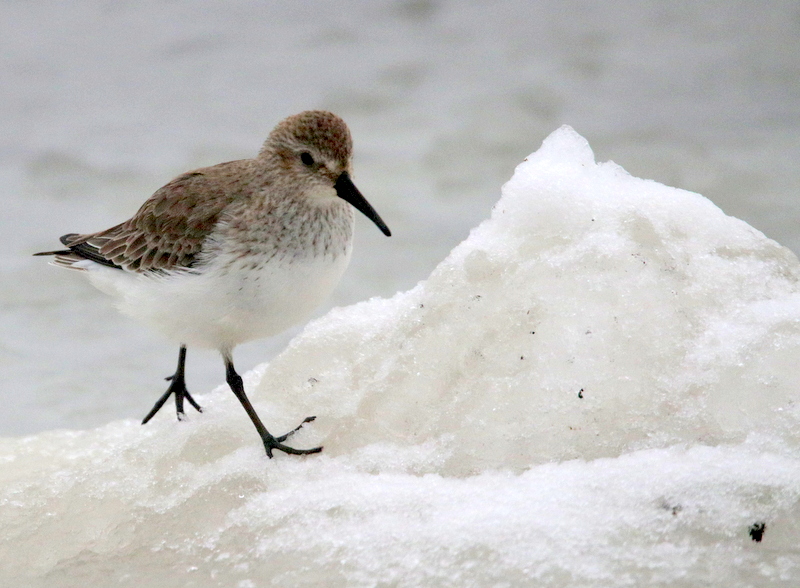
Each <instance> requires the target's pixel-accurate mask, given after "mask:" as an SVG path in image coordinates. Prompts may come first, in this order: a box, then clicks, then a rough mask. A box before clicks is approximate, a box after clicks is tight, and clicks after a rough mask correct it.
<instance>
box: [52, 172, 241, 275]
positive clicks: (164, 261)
mask: <svg viewBox="0 0 800 588" xmlns="http://www.w3.org/2000/svg"><path fill="white" fill-rule="evenodd" d="M238 163H240V162H228V163H222V164H219V165H215V166H213V167H210V168H203V169H200V170H196V171H192V172H187V173H185V174H183V175H181V176H178V177H177V178H175V179H174V180H172V181H171V182H170V183H168V184H167V185H165V186H163V187H162V188H160V189H159V190H158V191H156V193H155V194H153V195H152V196H151V197H150V198H149V199H148V200H147V202H145V203H144V204H143V205H142V207H141V208H140V209H139V211H138V212H137V213H136V214H135V215H134V216H133V217H132V218H130V219H129V220H127V221H125V222H124V223H122V224H119V225H117V226H115V227H111V228H110V229H106V230H105V231H101V232H99V233H92V234H89V235H78V234H69V235H64V236H63V237H61V242H62V243H63V244H64V245H66V246H67V247H69V253H70V254H72V255H77V256H79V257H80V258H83V259H89V260H91V261H95V262H97V263H100V264H102V265H107V266H110V267H118V268H123V269H126V270H129V271H135V272H149V271H154V270H175V269H182V268H189V267H192V265H193V264H194V262H195V259H196V256H197V255H198V254H199V253H200V251H201V249H202V247H203V243H204V242H205V240H206V238H207V237H208V235H209V234H210V233H211V231H212V230H213V229H214V226H215V225H216V224H217V221H218V220H219V218H220V215H221V214H222V212H223V210H225V208H226V207H227V206H228V205H230V204H231V203H232V202H234V201H235V200H237V199H238V198H240V197H242V191H241V190H237V189H236V188H237V187H238V186H237V182H236V181H235V179H236V178H235V174H233V173H230V172H231V171H232V170H233V169H235V168H234V167H232V166H233V164H238ZM226 167H227V168H228V169H227V170H226V169H225V168H226ZM220 172H222V173H220Z"/></svg>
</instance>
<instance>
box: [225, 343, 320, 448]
mask: <svg viewBox="0 0 800 588" xmlns="http://www.w3.org/2000/svg"><path fill="white" fill-rule="evenodd" d="M224 359H225V379H226V380H227V382H228V386H230V387H231V390H232V391H233V393H234V394H235V395H236V398H238V399H239V402H241V403H242V406H243V407H244V410H245V412H247V416H249V417H250V420H251V421H253V425H255V427H256V431H258V434H259V435H260V436H261V440H262V441H263V442H264V449H266V451H267V456H268V457H269V458H272V450H273V449H278V450H280V451H283V452H284V453H291V454H292V455H306V454H309V453H319V452H320V451H322V447H314V448H312V449H295V448H294V447H288V446H287V445H284V444H283V442H284V441H286V439H288V438H289V437H290V436H292V435H293V434H294V433H295V432H296V431H298V430H299V429H300V428H301V427H302V426H303V425H304V424H305V423H310V422H311V421H313V420H314V419H315V418H316V417H313V416H312V417H308V418H307V419H305V420H304V421H303V422H302V423H300V425H299V426H297V427H295V428H294V429H292V430H291V431H289V432H288V433H286V434H285V435H281V436H280V437H273V436H272V434H271V433H270V432H269V431H267V428H266V427H265V426H264V423H262V422H261V419H260V418H258V415H257V414H256V411H255V409H254V408H253V405H252V404H250V400H248V398H247V395H246V394H245V393H244V383H243V382H242V378H241V376H240V375H239V374H237V373H236V370H235V369H234V368H233V360H232V359H231V357H230V355H227V354H226V355H224Z"/></svg>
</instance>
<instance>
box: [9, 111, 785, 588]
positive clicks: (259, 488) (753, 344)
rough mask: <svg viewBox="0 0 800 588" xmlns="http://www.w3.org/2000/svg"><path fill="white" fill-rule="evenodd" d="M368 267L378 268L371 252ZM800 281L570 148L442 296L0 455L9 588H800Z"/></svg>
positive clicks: (431, 283)
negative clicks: (269, 434) (168, 406)
mask: <svg viewBox="0 0 800 588" xmlns="http://www.w3.org/2000/svg"><path fill="white" fill-rule="evenodd" d="M356 254H357V253H356ZM798 277H800V263H798V260H797V258H796V257H795V256H794V255H793V254H792V253H791V252H789V251H788V250H787V249H785V248H784V247H781V246H780V245H778V244H777V243H775V242H773V241H770V240H769V239H766V238H765V237H764V236H763V235H762V234H761V233H759V232H758V231H756V230H754V229H753V228H751V227H750V226H748V225H747V224H745V223H743V222H741V221H739V220H737V219H734V218H731V217H728V216H726V215H724V214H723V213H722V212H721V211H720V210H719V209H718V208H716V207H715V206H714V205H713V204H712V203H711V202H709V201H708V200H706V199H705V198H703V197H702V196H700V195H697V194H693V193H689V192H685V191H682V190H677V189H674V188H668V187H665V186H663V185H660V184H657V183H655V182H651V181H646V180H640V179H637V178H633V177H631V176H629V175H628V174H627V173H626V172H625V171H624V170H623V169H621V168H620V167H619V166H617V165H615V164H613V163H602V164H596V163H595V162H594V157H593V154H592V151H591V149H590V147H589V145H588V144H587V142H586V141H585V140H584V139H583V138H581V137H580V136H579V135H577V134H576V133H575V132H574V131H573V130H572V129H570V128H569V127H563V128H561V129H560V130H558V131H556V132H555V133H553V134H552V135H551V136H550V137H549V138H548V139H547V140H546V141H545V142H544V144H543V145H542V147H541V149H540V150H539V151H538V152H536V153H535V154H533V155H531V156H530V157H529V158H528V159H527V160H526V161H525V162H523V163H522V164H520V166H519V167H518V168H517V170H516V172H515V174H514V177H513V178H512V179H511V181H509V182H508V183H507V184H506V185H505V186H504V187H503V196H502V198H501V199H500V201H499V202H498V203H497V205H496V206H495V208H494V210H493V212H492V216H491V219H489V220H487V221H485V222H484V223H483V224H481V225H480V226H479V227H477V228H476V229H474V230H473V232H472V234H471V235H470V237H469V238H468V239H467V240H466V241H464V242H463V243H462V244H461V245H459V246H458V247H457V248H456V249H454V250H453V251H452V253H451V254H450V255H449V256H448V257H447V259H445V260H444V261H443V262H442V263H441V264H440V265H439V266H438V267H437V268H436V270H435V271H434V272H433V274H432V275H431V276H430V278H429V279H428V280H426V281H425V282H423V283H420V284H419V285H418V286H417V287H416V288H414V289H413V290H410V291H408V292H404V293H400V294H397V295H396V296H394V297H393V298H391V299H388V300H384V299H373V300H370V301H367V302H364V303H361V304H357V305H354V306H351V307H348V308H342V309H336V310H334V311H332V312H331V313H329V314H328V315H326V316H325V317H323V318H321V319H319V320H317V321H315V322H314V323H312V324H310V325H309V326H308V327H307V328H306V329H305V331H304V332H303V334H302V335H301V336H299V337H297V338H296V339H295V340H294V341H293V342H292V343H291V345H290V346H289V348H288V349H287V350H286V351H285V352H284V353H283V354H282V355H280V356H279V357H278V358H276V359H275V360H274V361H273V362H271V363H270V364H269V365H265V366H261V367H260V368H259V369H257V370H256V372H254V373H251V374H249V376H248V377H246V378H245V381H246V384H247V385H248V389H250V390H253V392H252V394H251V398H252V399H253V401H254V404H255V406H256V409H257V410H258V411H259V413H260V414H261V416H262V418H263V419H264V420H265V422H266V424H267V426H268V427H269V428H270V430H272V431H273V432H275V433H280V432H282V431H283V430H285V429H288V428H290V427H292V426H294V425H295V424H296V423H297V422H298V421H299V420H301V419H302V418H303V417H305V416H307V415H310V414H315V415H317V417H318V418H317V421H316V422H315V423H314V424H312V425H310V426H307V427H306V429H304V430H303V431H301V432H300V433H299V434H298V435H297V436H296V437H294V438H292V443H293V444H294V445H295V446H298V447H306V446H311V445H314V444H318V443H319V444H323V445H324V446H325V452H324V453H323V454H322V455H319V456H310V457H308V458H301V459H298V458H295V457H291V456H285V455H278V456H277V457H276V459H274V460H272V461H268V460H267V459H266V457H265V456H264V454H263V449H262V448H261V447H260V446H259V440H258V437H257V436H256V434H255V432H254V431H253V430H252V426H251V425H250V423H249V421H248V420H247V417H246V416H245V415H244V412H243V411H242V409H241V407H240V406H238V404H237V403H236V400H235V399H234V398H233V396H232V395H231V394H230V392H228V391H226V390H224V389H222V388H220V389H218V390H217V391H215V392H214V393H213V394H210V395H207V396H206V397H205V398H203V399H202V400H203V403H204V405H205V412H204V413H203V414H202V415H196V416H193V417H192V420H191V421H190V422H184V423H175V422H173V417H172V416H171V415H160V416H159V418H158V419H156V420H155V421H154V422H153V423H151V424H150V425H148V426H147V427H140V426H139V425H138V424H136V423H135V422H134V421H123V422H117V423H111V424H109V425H107V426H106V427H103V428H100V429H97V430H94V431H83V432H66V431H57V432H51V433H45V434H41V435H37V436H34V437H28V438H25V439H6V440H2V442H0V462H2V463H3V467H2V469H0V481H2V490H0V525H2V528H3V530H4V533H3V535H4V536H3V539H2V541H1V542H0V580H1V581H0V584H3V585H6V584H8V585H25V586H53V585H58V586H84V585H120V586H141V585H146V586H188V585H197V586H241V587H249V586H262V585H268V584H275V585H304V584H307V585H326V586H344V585H348V586H377V585H387V586H388V585H392V586H420V585H426V586H471V585H475V586H484V585H530V584H535V585H538V586H578V585H602V586H634V585H648V586H697V585H707V584H713V585H725V586H751V585H758V586H760V585H770V586H773V585H786V586H790V585H797V583H798V582H800V549H798V547H797V546H798V545H800V504H799V502H798V501H799V500H800V409H798V403H797V401H796V400H795V398H794V396H795V394H794V393H795V391H796V388H797V386H796V384H795V381H796V366H797V365H798V364H800V296H799V295H798V286H797V283H798Z"/></svg>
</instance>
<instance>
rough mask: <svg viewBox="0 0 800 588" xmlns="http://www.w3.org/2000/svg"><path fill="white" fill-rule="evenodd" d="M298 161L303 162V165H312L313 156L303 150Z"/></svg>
mask: <svg viewBox="0 0 800 588" xmlns="http://www.w3.org/2000/svg"><path fill="white" fill-rule="evenodd" d="M300 161H302V162H303V165H307V166H309V167H310V166H312V165H314V158H313V157H311V154H310V153H309V152H308V151H303V152H302V153H301V154H300Z"/></svg>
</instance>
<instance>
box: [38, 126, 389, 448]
mask: <svg viewBox="0 0 800 588" xmlns="http://www.w3.org/2000/svg"><path fill="white" fill-rule="evenodd" d="M351 159H352V139H351V137H350V131H349V130H348V128H347V125H345V123H344V121H343V120H342V119H340V118H339V117H338V116H336V115H334V114H331V113H330V112H324V111H307V112H302V113H300V114H297V115H295V116H291V117H289V118H287V119H286V120H284V121H282V122H281V123H279V124H278V125H277V126H276V127H275V129H273V131H272V132H271V133H270V135H269V137H268V138H267V140H266V141H265V142H264V146H263V147H262V149H261V151H260V152H259V153H258V156H256V157H255V158H254V159H243V160H238V161H230V162H227V163H220V164H219V165H214V166H211V167H205V168H202V169H197V170H194V171H190V172H187V173H185V174H183V175H180V176H178V177H177V178H175V179H174V180H172V181H171V182H170V183H168V184H167V185H166V186H164V187H163V188H161V189H159V190H158V191H157V192H156V193H155V194H153V195H152V196H151V197H150V199H148V200H147V201H146V202H145V203H144V204H143V205H142V207H141V208H140V209H139V211H138V212H137V213H136V214H135V215H134V216H133V217H132V218H131V219H129V220H127V221H125V222H123V223H121V224H119V225H117V226H115V227H111V228H110V229H107V230H105V231H100V232H98V233H92V234H87V235H78V234H68V235H64V236H63V237H61V242H62V243H63V244H64V245H65V246H66V247H67V248H66V249H63V250H59V251H48V252H43V253H37V254H36V255H55V264H56V265H59V266H63V267H66V268H70V269H75V270H81V271H85V272H86V275H87V276H88V277H89V279H90V280H91V282H92V283H93V284H94V285H95V286H96V287H97V288H99V289H100V290H102V291H104V292H107V293H108V294H110V295H112V296H113V297H114V298H115V299H116V302H117V305H118V307H119V309H120V310H121V311H122V312H123V313H125V314H127V315H129V316H132V317H134V318H136V319H139V320H141V321H143V322H145V323H147V324H150V325H152V326H153V327H154V328H156V329H157V330H159V331H161V332H163V333H165V334H166V335H167V336H168V337H170V338H172V339H174V340H175V341H176V342H178V343H180V352H179V354H178V368H177V370H176V371H175V374H173V375H172V376H170V377H169V378H167V379H168V380H170V385H169V388H168V389H167V391H166V392H165V393H164V394H163V395H162V396H161V398H159V399H158V402H156V404H155V405H154V406H153V408H152V410H151V411H150V412H149V413H148V415H147V416H146V417H145V418H144V420H143V421H142V424H144V423H146V422H147V421H149V420H150V419H151V418H152V417H153V415H155V414H156V413H157V412H158V410H159V409H160V408H161V407H162V406H163V405H164V403H165V402H166V401H167V400H168V399H169V397H170V396H171V395H174V396H175V410H176V412H177V415H178V419H179V420H180V419H181V418H182V417H183V414H184V412H183V403H184V399H185V400H186V401H188V402H189V403H190V404H191V405H192V406H193V407H194V408H195V409H197V410H198V411H200V410H201V408H200V406H199V405H198V404H197V402H195V400H194V399H193V398H192V396H191V395H190V394H189V391H188V390H187V389H186V381H185V374H184V368H185V362H186V346H187V345H196V346H198V347H205V348H211V349H217V350H219V351H220V353H221V354H222V358H223V360H224V362H225V370H226V380H227V382H228V385H229V386H230V387H231V390H232V391H233V393H234V394H235V395H236V397H237V398H238V399H239V401H240V402H241V403H242V406H243V407H244V409H245V411H246V412H247V415H248V416H249V417H250V420H252V421H253V424H254V425H255V427H256V430H257V431H258V434H259V435H260V436H261V439H262V440H263V442H264V448H265V449H266V452H267V455H268V456H269V457H272V452H273V450H280V451H284V452H286V453H291V454H307V453H316V452H318V451H321V449H322V448H321V447H315V448H312V449H295V448H293V447H289V446H287V445H284V444H283V442H284V441H285V440H286V438H287V437H289V436H290V435H291V434H292V433H294V431H296V430H297V429H299V428H300V427H301V426H302V425H303V423H306V422H310V421H311V420H313V419H314V417H308V418H307V419H305V420H304V421H303V423H301V424H300V426H298V427H297V428H296V429H294V430H293V431H290V432H289V433H287V434H286V435H282V436H279V437H275V436H273V435H272V434H271V433H270V432H269V431H267V429H266V427H265V426H264V424H263V423H262V422H261V419H260V418H259V417H258V415H257V414H256V411H255V410H254V409H253V406H252V405H251V404H250V401H249V400H248V398H247V395H246V394H245V391H244V385H243V384H242V378H241V377H240V376H239V374H237V373H236V370H235V369H234V367H233V358H232V353H233V349H234V347H235V346H236V345H238V344H240V343H244V342H246V341H251V340H253V339H258V338H262V337H266V336H269V335H274V334H277V333H279V332H281V331H283V330H285V329H286V328H288V327H290V326H292V325H294V324H297V323H299V322H302V321H304V320H307V319H308V318H309V316H310V315H311V313H312V312H313V311H314V309H315V308H316V307H317V306H318V305H319V304H320V303H321V302H322V301H323V300H324V299H325V298H326V297H327V296H328V295H329V294H330V293H331V291H332V290H333V288H334V286H335V285H336V283H337V282H338V281H339V279H340V278H341V276H342V273H343V272H344V270H345V268H346V267H347V265H348V263H349V261H350V254H351V251H352V239H353V222H354V215H353V209H352V208H351V205H352V206H353V207H355V208H356V209H358V210H359V211H361V212H362V213H363V214H364V215H366V216H367V217H368V218H369V219H370V220H372V221H373V222H374V223H375V224H376V225H377V226H378V228H380V230H381V231H383V233H384V234H385V235H386V236H389V235H391V233H390V231H389V228H388V227H387V226H386V224H385V223H384V222H383V220H381V217H380V216H378V213H377V212H375V210H374V209H373V208H372V206H370V204H369V203H368V202H367V200H366V199H365V198H364V197H363V196H362V195H361V193H360V192H359V191H358V189H357V188H356V187H355V185H354V184H353V182H352V180H351V178H350V173H351Z"/></svg>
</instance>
